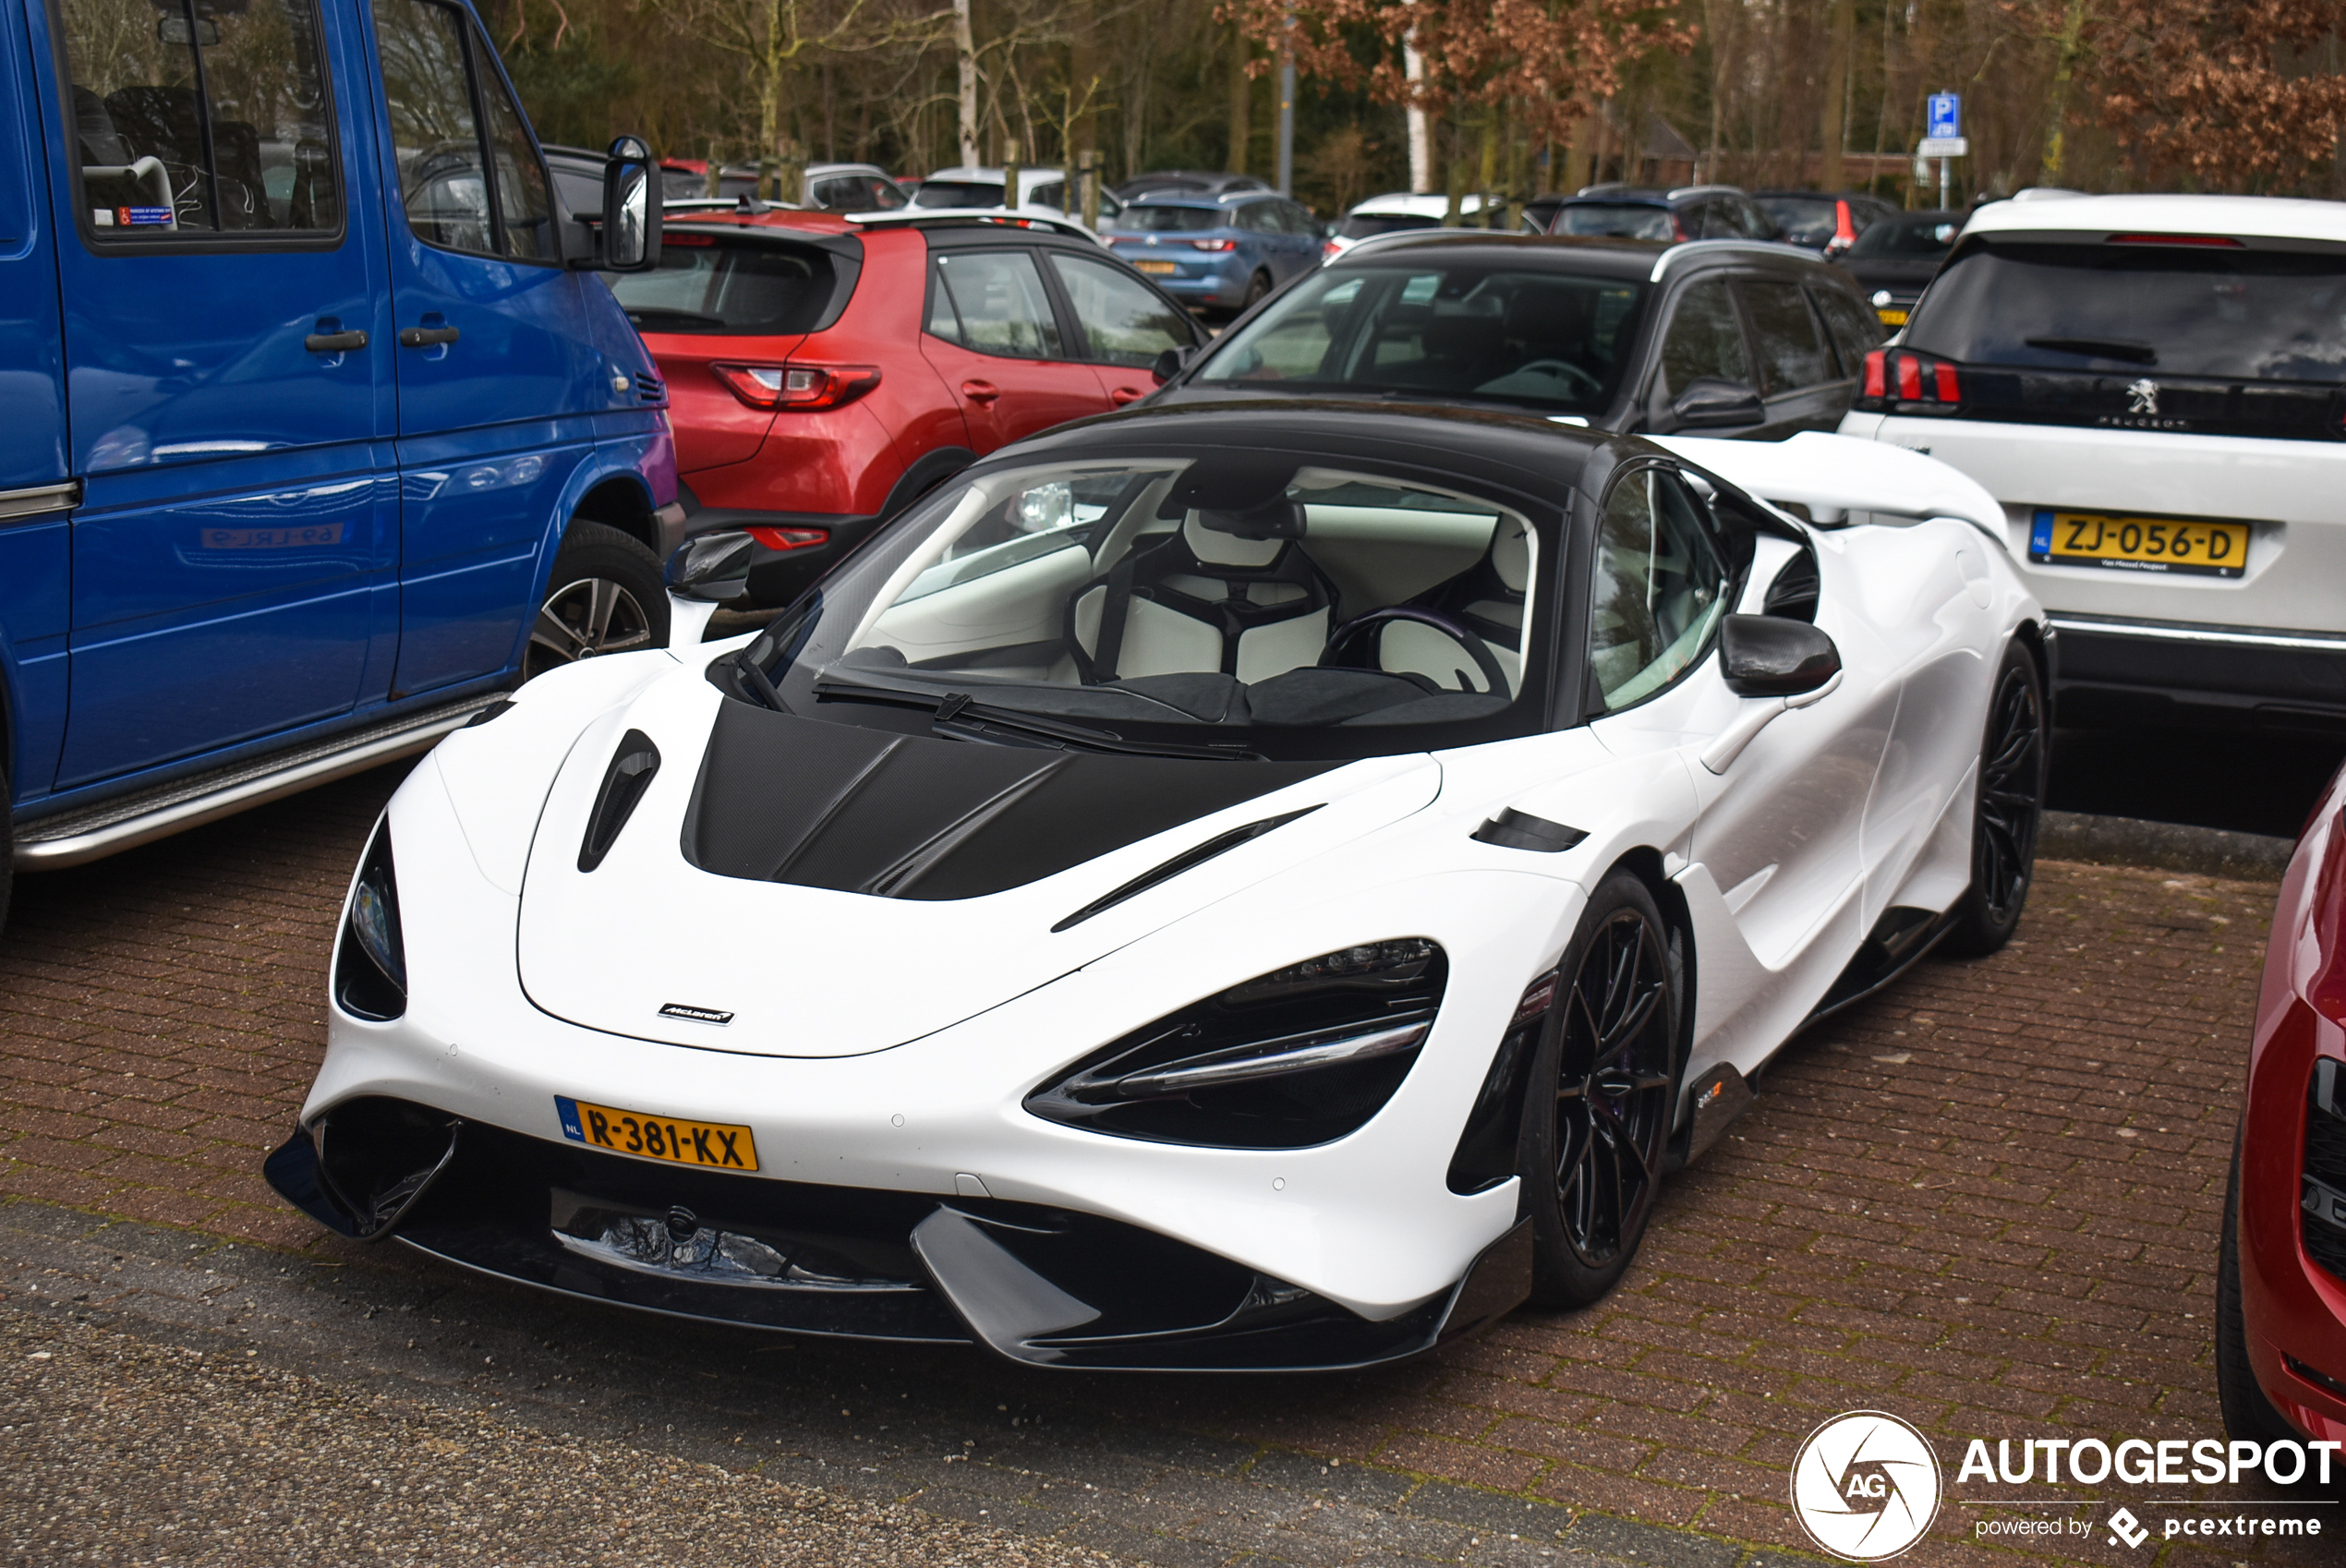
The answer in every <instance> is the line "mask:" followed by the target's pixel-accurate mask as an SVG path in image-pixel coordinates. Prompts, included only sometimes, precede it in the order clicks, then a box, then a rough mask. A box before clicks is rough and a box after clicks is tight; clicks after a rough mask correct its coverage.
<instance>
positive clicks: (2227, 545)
mask: <svg viewBox="0 0 2346 1568" xmlns="http://www.w3.org/2000/svg"><path fill="white" fill-rule="evenodd" d="M2028 559H2029V560H2031V561H2036V562H2038V564H2040V565H2050V566H2109V567H2115V568H2117V569H2118V570H2120V571H2123V572H2183V573H2192V574H2194V575H2196V576H2203V577H2237V576H2239V575H2240V574H2241V572H2242V570H2243V568H2244V567H2245V566H2246V565H2247V564H2248V525H2247V524H2245V523H2190V522H2181V521H2178V520H2177V519H2175V518H2172V517H2116V516H2110V515H2109V514H2107V513H2098V512H2056V511H2054V510H2052V509H2051V508H2050V507H2047V508H2043V509H2040V510H2039V511H2038V513H2037V515H2036V518H2035V520H2034V522H2033V523H2032V524H2031V525H2030V527H2029V531H2028Z"/></svg>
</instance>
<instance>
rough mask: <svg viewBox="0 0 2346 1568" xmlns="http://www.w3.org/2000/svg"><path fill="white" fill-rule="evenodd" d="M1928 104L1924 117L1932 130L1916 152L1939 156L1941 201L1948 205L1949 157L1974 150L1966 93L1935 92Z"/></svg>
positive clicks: (1922, 154)
mask: <svg viewBox="0 0 2346 1568" xmlns="http://www.w3.org/2000/svg"><path fill="white" fill-rule="evenodd" d="M1927 106H1928V111H1929V112H1928V113H1927V114H1926V115H1925V116H1924V119H1925V123H1926V124H1927V125H1928V127H1929V131H1928V133H1927V134H1926V135H1925V136H1924V137H1923V139H1922V145H1921V146H1920V147H1917V149H1915V156H1916V157H1917V158H1936V159H1938V160H1939V205H1940V206H1941V207H1944V206H1946V205H1947V203H1948V201H1949V199H1950V192H1949V189H1948V185H1949V181H1948V177H1947V173H1948V171H1947V160H1948V159H1950V158H1961V157H1963V156H1965V154H1966V153H1968V152H1970V151H1971V144H1970V143H1969V142H1968V141H1966V140H1965V139H1964V134H1963V95H1962V94H1961V93H1959V92H1934V93H1932V94H1931V95H1930V97H1929V100H1928V105H1927Z"/></svg>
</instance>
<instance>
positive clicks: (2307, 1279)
mask: <svg viewBox="0 0 2346 1568" xmlns="http://www.w3.org/2000/svg"><path fill="white" fill-rule="evenodd" d="M2287 907H2288V897H2287V895H2286V894H2284V896H2283V908H2284V909H2286V908H2287ZM2267 1017H2268V1019H2269V1020H2270V1021H2269V1023H2267V1020H2265V1019H2260V1020H2259V1029H2260V1031H2261V1032H2263V1033H2264V1035H2265V1038H2264V1041H2263V1043H2262V1045H2261V1046H2260V1048H2259V1050H2258V1052H2257V1055H2256V1057H2255V1062H2254V1064H2253V1066H2252V1067H2251V1069H2250V1075H2249V1084H2248V1102H2247V1104H2246V1106H2245V1107H2244V1109H2243V1114H2242V1119H2241V1128H2242V1139H2241V1152H2240V1160H2241V1169H2240V1276H2241V1280H2240V1283H2241V1317H2242V1327H2243V1331H2244V1335H2243V1337H2244V1338H2245V1340H2246V1342H2247V1350H2248V1359H2249V1364H2250V1366H2251V1368H2252V1369H2253V1370H2254V1371H2255V1378H2256V1381H2257V1384H2258V1386H2259V1387H2261V1388H2262V1389H2263V1390H2264V1391H2265V1395H2266V1397H2267V1399H2269V1400H2270V1401H2271V1402H2272V1403H2273V1405H2274V1407H2275V1408H2276V1409H2278V1410H2279V1412H2280V1414H2281V1415H2282V1417H2284V1418H2285V1419H2287V1420H2288V1422H2289V1423H2290V1425H2292V1426H2293V1427H2295V1428H2296V1429H2298V1431H2300V1432H2302V1433H2304V1435H2305V1436H2307V1437H2309V1438H2312V1439H2316V1440H2329V1441H2338V1440H2346V1272H2333V1270H2346V1226H2341V1225H2337V1224H2328V1223H2326V1222H2325V1221H2324V1220H2323V1219H2321V1218H2317V1217H2316V1216H2315V1215H2313V1214H2309V1213H2308V1212H2306V1207H2305V1205H2306V1201H2307V1199H2308V1197H2309V1195H2311V1194H2314V1193H2316V1192H2317V1190H2318V1189H2317V1188H2316V1187H2315V1185H2314V1184H2315V1183H2316V1182H2321V1183H2323V1185H2326V1186H2330V1187H2331V1188H2333V1190H2334V1189H2335V1187H2336V1184H2337V1183H2338V1182H2339V1181H2340V1171H2339V1170H2338V1169H2337V1168H2336V1167H2337V1164H2338V1162H2337V1160H2336V1159H2335V1157H2334V1156H2335V1153H2336V1151H2335V1150H2334V1149H2333V1150H2330V1151H2328V1152H2327V1153H2328V1157H2327V1158H2326V1157H2325V1156H2324V1154H2323V1153H2320V1152H2316V1151H2314V1150H2313V1149H2312V1148H2311V1146H2310V1142H2311V1140H2310V1139H2309V1120H2310V1115H2311V1113H2309V1111H2308V1108H2307V1084H2308V1082H2309V1081H2310V1080H2311V1078H2312V1074H2313V1071H2314V1067H2315V1065H2316V1063H2317V1062H2318V1061H2320V1060H2321V1059H2322V1057H2324V1056H2338V1055H2346V1040H2341V1039H2340V1035H2339V1029H2338V1026H2337V1025H2335V1024H2333V1023H2330V1022H2329V1021H2328V1019H2323V1018H2322V1017H2320V1015H2318V1014H2317V1013H2316V1012H2315V1011H2314V1009H2313V1008H2312V1007H2308V1006H2307V1005H2306V1003H2305V1002H2304V998H2303V997H2300V996H2294V995H2292V996H2290V997H2289V998H2288V999H2287V1000H2286V1001H2285V1002H2282V1003H2280V1004H2279V1011H2278V1013H2277V1014H2269V1015H2267ZM2316 1249H2318V1251H2319V1252H2320V1253H2321V1255H2322V1256H2323V1257H2324V1258H2326V1259H2327V1260H2328V1266H2325V1264H2324V1262H2322V1261H2320V1260H2316V1255H2315V1254H2316Z"/></svg>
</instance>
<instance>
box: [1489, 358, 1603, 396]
mask: <svg viewBox="0 0 2346 1568" xmlns="http://www.w3.org/2000/svg"><path fill="white" fill-rule="evenodd" d="M1527 370H1537V371H1538V372H1540V373H1541V374H1542V375H1543V376H1554V377H1555V378H1557V379H1558V380H1567V381H1578V382H1579V383H1580V389H1579V390H1581V391H1582V392H1587V393H1588V394H1589V395H1590V397H1595V396H1597V395H1598V394H1599V393H1601V392H1603V391H1604V383H1603V382H1602V381H1600V380H1597V379H1596V378H1595V377H1594V376H1591V375H1590V374H1589V372H1588V371H1586V370H1583V369H1582V368H1580V367H1579V366H1578V365H1575V364H1574V363H1572V361H1570V360H1569V359H1529V360H1526V361H1524V362H1523V363H1522V364H1520V365H1518V366H1517V367H1516V368H1514V369H1513V370H1512V371H1510V372H1508V373H1509V374H1510V375H1516V376H1520V375H1522V374H1523V373H1524V372H1526V371H1527Z"/></svg>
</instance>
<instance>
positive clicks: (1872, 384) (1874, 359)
mask: <svg viewBox="0 0 2346 1568" xmlns="http://www.w3.org/2000/svg"><path fill="white" fill-rule="evenodd" d="M1856 404H1857V406H1858V407H1859V408H1862V409H1866V410H1868V412H1871V413H1876V414H1880V413H1887V412H1889V411H1890V410H1892V409H1893V408H1894V409H1897V410H1898V411H1899V412H1901V413H1905V414H1930V413H1942V412H1943V413H1949V414H1952V413H1953V412H1954V411H1955V410H1956V409H1957V408H1959V407H1961V406H1962V405H1963V377H1962V373H1961V368H1960V367H1958V366H1955V365H1953V364H1952V363H1950V362H1949V361H1947V360H1944V359H1933V358H1932V357H1931V356H1929V355H1927V354H1917V353H1915V352H1914V351H1913V350H1912V349H1905V348H1877V349H1875V350H1874V351H1873V352H1872V353H1871V354H1868V355H1867V356H1866V369H1865V376H1864V378H1863V380H1862V381H1861V382H1860V384H1859V389H1858V392H1857V400H1856Z"/></svg>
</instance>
